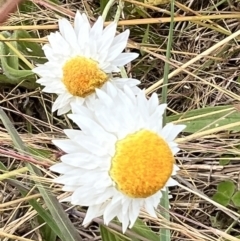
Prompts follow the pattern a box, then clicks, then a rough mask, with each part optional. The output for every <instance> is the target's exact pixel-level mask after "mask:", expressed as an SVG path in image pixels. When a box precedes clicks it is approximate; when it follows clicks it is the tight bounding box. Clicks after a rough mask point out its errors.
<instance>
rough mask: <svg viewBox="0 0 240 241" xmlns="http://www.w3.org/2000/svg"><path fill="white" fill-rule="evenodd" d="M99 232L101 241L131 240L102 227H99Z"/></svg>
mask: <svg viewBox="0 0 240 241" xmlns="http://www.w3.org/2000/svg"><path fill="white" fill-rule="evenodd" d="M100 232H101V237H102V241H131V239H129V238H127V237H126V236H124V235H123V234H120V233H117V232H116V231H114V230H112V229H110V228H107V227H105V226H103V225H100Z"/></svg>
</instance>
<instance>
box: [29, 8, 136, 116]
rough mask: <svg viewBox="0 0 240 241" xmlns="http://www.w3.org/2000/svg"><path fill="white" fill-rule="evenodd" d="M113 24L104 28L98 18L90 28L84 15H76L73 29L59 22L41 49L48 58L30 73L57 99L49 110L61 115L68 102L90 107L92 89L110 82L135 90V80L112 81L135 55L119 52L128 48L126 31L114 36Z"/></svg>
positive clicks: (68, 109) (102, 86)
mask: <svg viewBox="0 0 240 241" xmlns="http://www.w3.org/2000/svg"><path fill="white" fill-rule="evenodd" d="M116 27H117V25H116V23H111V24H110V25H108V26H107V27H106V28H105V29H104V28H103V18H102V17H99V18H98V20H97V21H96V23H95V24H94V25H93V26H92V27H91V25H90V23H89V21H88V19H87V16H86V15H85V14H80V13H79V12H77V13H76V16H75V20H74V26H72V25H71V23H70V22H69V21H67V20H66V19H61V20H59V30H60V32H56V33H51V34H50V35H49V36H48V40H49V44H46V45H45V46H44V47H43V50H44V52H45V55H46V57H47V59H48V62H46V63H45V64H43V65H38V66H37V67H36V68H34V69H33V72H34V73H36V74H38V75H39V76H40V77H41V78H40V79H39V80H37V83H39V84H41V85H43V86H45V88H44V89H43V91H44V92H47V93H56V94H57V95H58V98H57V99H56V101H55V102H54V104H53V107H52V111H56V110H58V114H59V115H61V114H64V113H67V112H68V111H70V110H71V103H74V102H75V103H78V104H83V103H86V104H89V102H93V101H94V98H95V96H96V95H95V89H96V88H103V89H106V88H107V87H106V83H107V82H109V81H111V82H112V83H113V84H114V86H115V87H116V88H119V89H122V88H123V86H124V85H128V86H130V87H132V88H133V89H136V85H137V84H139V81H137V80H135V79H130V78H129V79H121V78H112V73H114V72H120V69H119V67H122V66H124V65H125V64H127V63H129V62H130V61H132V60H133V59H135V58H136V57H137V56H138V54H137V53H122V51H123V50H124V48H125V47H126V45H127V41H128V37H129V30H126V31H125V32H123V33H121V34H119V35H117V36H115V35H116Z"/></svg>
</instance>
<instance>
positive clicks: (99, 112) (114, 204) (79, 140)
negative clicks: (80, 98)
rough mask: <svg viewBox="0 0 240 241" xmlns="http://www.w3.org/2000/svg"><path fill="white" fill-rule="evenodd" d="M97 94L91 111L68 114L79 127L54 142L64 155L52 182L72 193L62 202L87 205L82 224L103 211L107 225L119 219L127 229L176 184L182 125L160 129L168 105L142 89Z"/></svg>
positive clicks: (55, 167)
mask: <svg viewBox="0 0 240 241" xmlns="http://www.w3.org/2000/svg"><path fill="white" fill-rule="evenodd" d="M96 94H97V96H98V100H97V103H96V107H97V108H96V109H95V111H91V110H89V109H87V108H86V107H84V106H79V105H76V104H73V106H72V108H73V114H69V115H68V116H69V118H71V119H72V120H73V121H74V122H75V123H76V124H77V125H78V126H79V127H80V128H81V131H80V130H65V134H66V135H67V136H68V138H69V139H67V140H55V141H54V144H55V145H56V146H58V147H59V148H61V149H62V150H63V151H64V152H65V153H66V154H65V155H63V156H62V157H61V161H62V162H61V163H58V164H55V165H53V166H52V167H51V168H50V169H51V170H52V171H54V172H58V173H60V174H62V175H61V176H60V177H57V178H56V179H55V180H54V181H55V182H56V183H60V184H63V185H64V186H63V190H64V191H69V192H72V194H71V196H69V197H68V198H66V199H65V200H63V201H69V202H71V203H72V204H73V205H81V206H89V208H88V211H87V215H86V217H85V220H84V223H83V224H86V223H88V222H90V221H91V220H92V219H93V218H95V217H99V216H101V215H103V219H104V222H105V224H108V223H109V222H110V221H111V220H112V219H113V218H114V217H117V218H118V219H119V221H120V222H121V223H122V229H123V232H125V231H126V229H127V227H130V228H131V227H132V226H133V225H134V223H135V221H136V219H137V217H138V215H139V212H140V209H145V210H146V211H147V212H148V213H149V214H150V215H152V216H153V217H156V213H155V209H156V208H157V206H158V204H159V201H160V199H161V197H162V192H161V191H162V190H165V187H168V186H173V185H176V184H177V182H176V181H175V180H174V179H173V178H172V175H175V174H176V171H177V170H179V168H178V167H177V166H176V164H175V159H174V154H176V153H177V152H178V151H179V148H178V147H177V144H176V143H175V142H174V139H175V137H176V136H177V135H178V134H179V133H180V132H181V131H182V130H183V129H184V128H185V126H184V125H173V124H167V125H166V126H164V127H162V115H163V112H164V111H165V109H166V105H165V104H162V105H159V101H158V97H157V95H156V94H153V95H152V96H151V98H150V99H149V100H147V99H146V97H145V94H144V91H141V92H139V93H138V94H137V96H136V95H135V94H134V93H133V92H132V90H131V89H130V88H129V87H125V88H124V92H122V91H119V92H118V93H117V94H116V93H115V92H114V88H112V91H111V90H110V91H109V94H106V93H105V92H103V91H101V90H96Z"/></svg>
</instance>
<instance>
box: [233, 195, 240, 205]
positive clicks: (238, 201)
mask: <svg viewBox="0 0 240 241" xmlns="http://www.w3.org/2000/svg"><path fill="white" fill-rule="evenodd" d="M232 201H233V204H234V205H235V206H236V207H240V191H237V192H236V193H235V194H234V195H233V196H232Z"/></svg>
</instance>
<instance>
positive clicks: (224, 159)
mask: <svg viewBox="0 0 240 241" xmlns="http://www.w3.org/2000/svg"><path fill="white" fill-rule="evenodd" d="M231 157H232V156H231V155H223V156H222V157H221V159H220V160H219V165H221V166H226V165H228V164H229V163H230V161H231ZM228 158H229V159H228Z"/></svg>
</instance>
